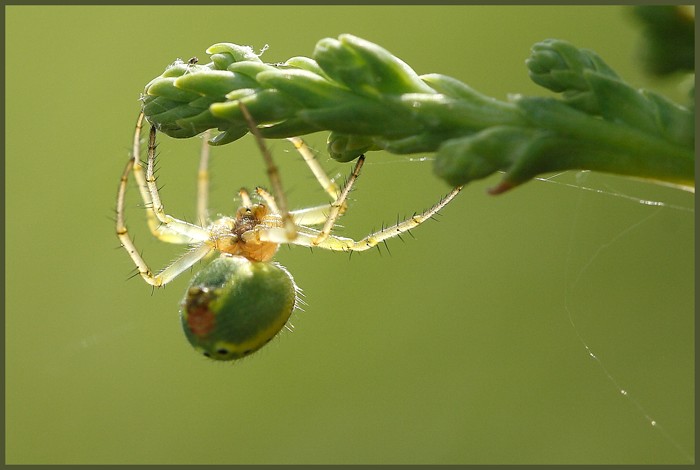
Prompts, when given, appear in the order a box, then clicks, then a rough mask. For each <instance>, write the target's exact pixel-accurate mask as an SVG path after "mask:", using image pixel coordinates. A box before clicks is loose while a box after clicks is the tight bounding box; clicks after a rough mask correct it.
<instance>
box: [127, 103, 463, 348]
mask: <svg viewBox="0 0 700 470" xmlns="http://www.w3.org/2000/svg"><path fill="white" fill-rule="evenodd" d="M240 109H241V112H242V114H243V116H244V117H245V119H246V121H247V122H248V125H249V127H250V130H251V133H252V134H253V135H254V137H255V140H256V142H257V145H258V147H259V148H260V151H261V154H262V156H263V159H264V161H265V164H266V167H267V173H268V177H269V180H270V184H271V186H272V189H273V191H274V195H273V194H272V193H270V192H268V191H266V190H265V189H263V188H261V187H257V188H256V189H255V192H256V194H257V196H258V197H259V198H260V202H253V200H252V199H251V196H250V193H249V192H248V191H247V190H246V189H241V190H240V191H239V192H238V194H239V196H240V200H241V206H240V207H239V208H238V210H237V211H236V213H235V215H234V216H233V217H229V216H223V217H220V218H218V219H216V220H214V221H211V220H210V218H209V214H208V211H207V202H208V184H209V173H208V160H209V149H208V144H207V139H206V138H205V139H204V142H203V146H202V152H201V156H200V165H199V177H198V194H197V220H198V221H200V224H193V223H189V222H185V221H184V220H181V219H177V218H175V217H173V216H171V215H168V214H167V213H166V212H165V209H164V207H163V203H162V201H161V198H160V195H159V192H158V187H157V185H156V178H155V176H154V163H155V159H156V134H157V130H156V127H155V126H151V129H150V134H149V138H148V149H147V163H146V168H145V171H144V166H143V164H142V163H141V160H140V143H141V131H142V127H143V121H144V114H143V112H142V113H140V114H139V117H138V119H137V122H136V129H135V131H134V138H133V149H132V154H131V156H130V157H129V160H128V162H127V164H126V167H125V168H124V172H123V174H122V176H121V180H120V182H119V187H118V192H117V211H116V212H117V217H116V234H117V237H118V238H119V241H120V242H121V245H122V246H123V247H124V248H125V249H126V251H127V252H128V253H129V256H130V257H131V259H132V261H133V262H134V264H135V265H136V269H137V270H138V274H140V276H141V277H142V278H143V280H144V281H146V282H147V283H148V284H150V285H151V286H154V287H161V286H164V285H166V284H167V283H168V282H170V281H172V280H173V279H174V278H176V277H177V276H178V275H180V274H182V273H183V272H185V271H187V270H188V269H189V268H190V267H192V266H193V265H194V264H195V263H197V262H198V261H200V260H202V259H204V258H210V257H213V255H214V254H216V253H219V256H218V257H215V259H213V260H212V261H211V262H210V263H208V264H207V265H205V267H203V268H202V269H201V270H200V271H199V272H197V273H196V274H195V275H194V277H193V279H192V281H191V283H190V285H189V287H188V289H187V292H186V294H185V296H184V298H183V300H182V302H181V304H180V318H181V322H182V326H183V329H184V331H185V336H186V337H187V339H188V340H189V342H190V343H191V344H192V346H193V347H194V348H195V349H196V350H198V351H199V352H200V353H202V354H203V355H204V356H206V357H209V358H211V359H216V360H234V359H238V358H241V357H244V356H247V355H249V354H251V353H253V352H255V351H257V350H258V349H260V348H261V347H263V346H264V345H265V344H267V343H268V342H269V341H270V340H271V339H272V338H274V337H275V336H276V335H277V333H279V332H280V331H281V329H282V328H283V327H284V326H285V325H286V323H287V320H288V319H289V317H290V315H291V313H292V311H293V310H294V309H295V308H296V307H298V304H299V303H300V298H299V293H300V289H299V288H298V287H297V286H296V284H295V283H294V279H293V278H292V275H291V274H290V273H289V271H287V269H286V268H284V267H283V266H282V265H280V264H278V263H276V262H273V261H272V257H273V256H274V254H275V252H276V251H277V249H278V247H279V245H280V244H283V243H287V244H292V245H302V246H307V247H318V248H324V249H328V250H334V251H345V252H347V251H364V250H368V249H370V248H372V247H374V246H376V245H377V244H378V243H381V242H384V241H385V240H386V239H388V238H392V237H397V236H400V235H401V234H402V233H404V232H407V231H408V230H410V229H412V228H414V227H416V226H418V225H420V224H421V223H423V222H424V221H425V220H427V219H429V218H430V217H432V216H433V215H434V214H435V213H437V212H438V211H439V210H440V209H442V208H443V207H444V206H445V205H447V204H448V203H449V202H450V201H451V200H452V199H454V197H455V196H456V195H457V194H458V193H459V191H460V190H461V186H459V187H456V188H454V189H453V190H452V191H451V192H449V193H448V194H447V195H446V196H445V197H444V198H443V199H441V200H440V201H439V202H438V203H437V204H435V205H434V206H432V207H431V208H430V209H428V210H426V211H424V212H422V213H419V214H414V215H413V216H412V217H410V218H408V219H406V220H404V221H401V222H398V223H396V224H395V225H393V226H391V227H386V228H383V229H382V230H379V231H377V232H374V233H371V234H369V235H368V236H366V237H365V238H363V239H361V240H358V241H355V240H353V239H351V238H345V237H340V236H337V235H334V234H333V233H332V229H333V226H334V225H335V223H336V221H337V220H338V218H339V217H340V216H341V215H342V214H343V213H344V212H345V211H346V209H347V203H346V199H347V196H348V193H349V192H350V189H351V188H352V186H353V184H354V183H355V181H356V180H357V178H358V176H359V174H360V169H361V168H362V165H363V163H364V160H365V157H364V155H363V156H361V157H359V158H358V160H357V162H356V164H355V167H354V169H353V171H352V173H351V175H350V177H349V178H348V180H347V182H346V184H345V185H344V187H343V188H342V189H341V188H339V187H338V186H337V185H336V184H335V183H334V182H333V181H332V180H331V179H330V178H329V177H328V175H327V174H326V172H325V171H324V170H323V168H322V167H321V165H320V164H319V163H318V161H317V160H316V158H315V157H314V155H313V153H312V152H311V151H310V149H309V148H308V147H307V146H306V144H305V143H304V142H303V141H302V139H300V138H297V137H293V138H290V139H288V140H290V141H291V142H292V144H293V145H294V147H295V148H296V149H297V151H298V152H299V153H300V154H301V156H302V157H303V159H304V161H305V162H306V164H307V165H308V167H309V169H310V170H311V172H312V173H313V174H314V176H315V177H316V180H317V181H318V183H319V184H320V185H321V187H322V188H323V190H324V191H325V192H326V193H327V194H328V195H329V196H330V199H331V202H330V203H327V204H322V205H319V206H314V207H308V208H303V209H297V210H291V211H290V210H288V208H287V200H286V197H285V193H284V191H283V189H282V184H281V180H280V175H279V172H278V170H277V167H276V166H275V165H274V162H273V160H272V156H271V154H270V152H269V151H268V149H267V148H266V146H265V143H264V140H263V138H262V136H261V135H260V132H259V130H258V128H257V126H256V125H255V124H254V122H253V119H252V117H251V116H250V113H249V112H248V110H247V108H246V107H245V106H244V105H243V104H242V103H241V106H240ZM132 174H133V177H134V179H135V180H136V184H137V185H138V188H139V191H140V194H141V199H142V200H143V204H144V206H145V207H146V208H147V211H146V215H147V223H148V226H149V228H150V231H151V233H152V234H153V235H154V236H155V237H156V238H158V239H159V240H161V241H164V242H169V243H177V244H187V245H189V246H190V248H189V250H188V251H187V252H185V253H184V254H183V255H182V256H180V257H179V258H178V259H176V260H175V261H174V262H172V263H171V264H170V265H168V266H166V267H165V268H164V269H162V270H161V271H159V272H158V273H157V274H154V272H153V271H152V270H151V269H150V268H149V267H148V265H147V264H146V262H145V261H144V259H143V257H142V256H141V254H140V253H139V252H138V250H137V249H136V246H135V244H134V241H133V239H132V238H131V237H130V235H129V233H128V231H127V227H126V224H125V218H124V205H125V202H124V201H125V193H126V188H127V184H128V180H129V177H130V175H132ZM312 226H316V227H320V229H317V228H312Z"/></svg>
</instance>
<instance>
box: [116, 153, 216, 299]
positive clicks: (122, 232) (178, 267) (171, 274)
mask: <svg viewBox="0 0 700 470" xmlns="http://www.w3.org/2000/svg"><path fill="white" fill-rule="evenodd" d="M133 166H134V160H133V159H131V158H130V159H129V161H128V162H127V164H126V167H125V168H124V172H123V173H122V177H121V180H120V182H119V189H118V192H117V227H116V233H117V237H118V238H119V241H120V242H121V244H122V246H123V247H124V249H126V251H127V253H129V256H130V257H131V260H132V261H133V262H134V264H135V265H136V268H137V269H138V271H139V274H140V275H141V277H142V278H143V279H144V281H146V282H147V283H148V284H150V285H152V286H155V287H159V286H162V285H164V284H167V283H168V282H170V281H171V280H172V279H173V278H175V277H176V276H177V275H178V274H180V273H182V272H183V271H185V270H186V269H188V268H189V267H190V266H192V265H193V264H194V263H196V262H197V261H199V260H200V259H202V258H204V257H205V256H206V255H207V254H208V253H209V252H211V251H212V247H211V246H209V245H207V244H205V243H202V244H200V245H199V246H197V247H196V248H194V249H192V250H190V251H189V252H187V253H185V254H184V255H183V256H181V257H180V258H179V259H177V260H176V261H175V262H173V263H172V264H170V265H169V266H168V267H166V268H165V269H163V270H162V271H161V272H159V273H158V274H157V275H153V272H152V271H151V270H150V268H149V267H148V265H147V264H146V262H145V261H144V259H143V257H142V256H141V255H140V254H139V252H138V250H137V249H136V245H135V244H134V241H133V240H132V239H131V237H130V236H129V232H128V230H127V228H126V224H125V223H124V194H125V192H126V185H127V182H128V180H129V174H130V173H131V172H132V171H133Z"/></svg>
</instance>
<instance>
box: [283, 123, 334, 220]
mask: <svg viewBox="0 0 700 470" xmlns="http://www.w3.org/2000/svg"><path fill="white" fill-rule="evenodd" d="M287 140H289V141H290V142H291V143H292V144H293V145H294V148H296V150H297V151H298V152H299V154H300V155H301V156H302V158H303V159H304V161H305V162H306V164H307V166H308V167H309V169H310V170H311V172H312V173H313V175H314V176H315V177H316V181H318V183H319V184H320V185H321V187H322V188H323V190H324V191H325V192H326V193H327V194H328V195H329V196H330V197H331V201H336V200H337V199H338V197H339V196H340V188H339V187H338V185H337V184H335V182H333V181H332V180H331V179H330V178H329V177H328V174H327V173H326V171H325V170H324V169H323V167H321V164H320V163H318V160H317V159H316V156H315V155H314V153H313V152H312V151H311V149H309V147H308V146H307V145H306V143H305V142H304V141H303V140H302V139H300V138H299V137H289V138H288V139H287ZM330 209H331V204H323V205H320V206H316V207H309V208H305V209H300V210H294V211H291V212H290V214H291V215H292V218H293V219H294V222H295V223H296V224H297V225H319V224H323V223H325V222H326V220H327V219H328V215H329V212H330ZM346 210H347V203H346V202H345V201H343V203H342V205H341V207H340V210H339V214H340V215H342V214H343V213H344V212H345V211H346Z"/></svg>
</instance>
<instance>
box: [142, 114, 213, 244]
mask: <svg viewBox="0 0 700 470" xmlns="http://www.w3.org/2000/svg"><path fill="white" fill-rule="evenodd" d="M156 132H157V131H156V127H155V126H151V132H150V134H149V138H148V166H147V167H146V186H147V187H148V191H149V194H150V207H151V211H150V212H152V213H153V214H154V216H155V218H156V219H157V220H158V222H159V223H160V224H161V225H160V226H159V227H158V230H164V231H166V232H170V233H175V234H177V235H179V236H180V239H182V240H185V243H193V242H204V241H207V240H209V232H208V231H207V230H206V229H204V228H202V227H199V226H197V225H194V224H191V223H189V222H185V221H184V220H180V219H176V218H175V217H172V216H170V215H168V214H166V213H165V209H164V208H163V203H162V202H161V200H160V195H159V194H158V186H157V185H156V178H155V175H154V172H153V166H154V162H155V153H156ZM134 167H136V164H135V163H134ZM144 202H145V203H148V202H149V201H146V200H144ZM156 236H158V235H156ZM159 238H160V237H159ZM181 243H182V242H181Z"/></svg>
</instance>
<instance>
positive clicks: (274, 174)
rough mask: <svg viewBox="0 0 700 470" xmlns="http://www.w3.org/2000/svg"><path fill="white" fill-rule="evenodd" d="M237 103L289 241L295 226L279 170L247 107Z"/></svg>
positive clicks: (293, 235)
mask: <svg viewBox="0 0 700 470" xmlns="http://www.w3.org/2000/svg"><path fill="white" fill-rule="evenodd" d="M238 103H239V107H240V110H241V113H242V114H243V117H244V118H245V120H246V121H247V122H248V127H249V128H250V132H251V134H253V136H254V137H255V141H256V142H257V144H258V148H260V153H261V154H262V156H263V160H265V166H267V176H268V178H269V179H270V184H271V185H272V191H273V193H274V195H275V201H276V202H277V204H276V205H277V206H278V209H279V214H280V216H281V217H282V224H283V226H284V229H285V232H286V234H287V240H286V241H291V240H293V239H294V237H295V236H296V232H297V226H296V224H295V223H294V219H293V218H292V216H291V215H290V214H289V210H288V208H287V198H286V196H285V193H284V190H283V189H282V179H281V178H280V174H279V170H278V169H277V166H276V165H275V162H274V161H273V160H272V154H271V153H270V151H269V150H268V148H267V146H266V145H265V140H264V139H263V137H262V135H260V131H259V130H258V127H257V125H256V124H255V122H254V121H253V117H252V116H251V115H250V112H249V111H248V108H247V107H246V105H245V104H243V103H242V102H240V101H239V102H238Z"/></svg>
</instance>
